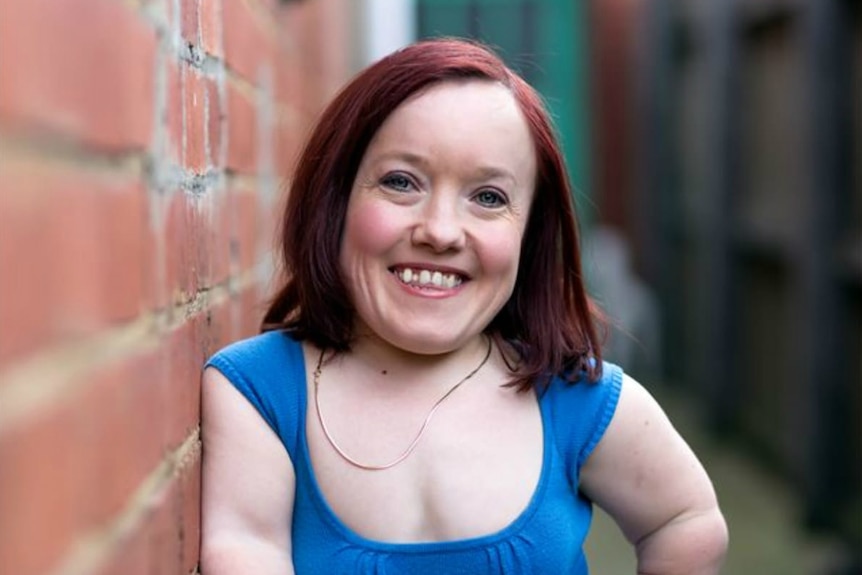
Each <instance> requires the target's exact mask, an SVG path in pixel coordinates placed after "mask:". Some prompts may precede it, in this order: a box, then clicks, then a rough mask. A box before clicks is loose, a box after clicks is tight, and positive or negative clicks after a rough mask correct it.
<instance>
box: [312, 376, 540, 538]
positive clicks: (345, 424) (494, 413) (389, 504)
mask: <svg viewBox="0 0 862 575" xmlns="http://www.w3.org/2000/svg"><path fill="white" fill-rule="evenodd" d="M458 393H459V394H458V396H457V397H456V398H453V399H457V400H456V401H453V400H449V401H448V402H445V403H442V404H441V405H440V406H439V408H438V409H437V410H436V411H435V413H434V416H433V418H432V419H431V420H430V421H429V423H428V426H427V428H426V429H425V432H424V433H423V434H422V435H421V437H420V439H419V442H418V443H417V444H416V447H415V449H414V450H413V451H412V452H411V453H410V455H409V456H408V457H407V458H406V459H405V460H404V461H403V462H401V463H399V464H398V465H395V466H394V467H392V468H390V469H386V470H380V471H369V470H364V469H360V468H357V467H355V466H353V465H351V464H350V463H348V462H347V461H346V460H345V459H344V458H343V457H341V456H340V455H339V454H338V453H337V451H336V450H335V449H334V447H333V446H332V444H331V442H330V439H332V440H334V441H335V442H336V443H337V445H338V446H339V447H340V448H341V449H342V450H343V451H344V452H345V453H347V454H348V455H350V456H351V457H353V458H355V459H357V460H359V461H361V462H363V463H370V464H381V463H387V462H390V461H392V460H394V459H395V458H397V457H398V456H399V455H400V454H402V453H403V452H404V451H405V450H406V449H407V448H408V446H409V445H410V443H411V441H412V440H414V439H415V438H416V436H417V434H418V433H419V430H420V429H421V426H422V423H423V421H424V419H425V416H426V415H427V410H428V408H429V407H431V406H432V405H433V402H432V403H431V405H427V403H426V405H424V406H423V405H421V402H420V405H413V404H408V403H401V404H399V402H398V400H397V398H394V399H391V398H390V399H387V400H383V401H380V400H375V398H365V399H367V401H364V400H363V398H361V397H353V398H348V399H347V400H345V401H341V402H339V401H337V400H334V401H329V402H328V403H325V404H321V405H322V408H321V412H322V413H324V414H325V423H326V425H327V431H328V433H329V435H330V437H329V438H327V436H326V434H325V433H324V430H323V427H322V426H321V423H320V421H321V419H320V417H319V416H318V413H317V411H316V409H317V406H316V404H315V402H309V405H308V414H307V418H306V430H305V431H306V437H307V444H308V453H309V458H310V464H311V468H310V472H311V474H312V476H313V478H314V480H315V482H316V484H317V486H318V488H319V490H320V493H321V495H322V497H323V499H324V500H325V502H326V504H328V507H329V508H330V509H331V511H332V512H333V514H334V515H335V516H336V517H337V518H338V519H339V520H340V521H341V522H342V523H343V524H344V525H345V526H346V527H347V528H348V529H350V530H351V531H353V532H354V533H356V534H358V535H359V536H361V537H364V538H366V539H369V540H374V541H386V542H393V543H415V542H440V541H454V540H463V539H470V538H476V537H482V536H486V535H489V534H493V533H497V532H499V531H501V530H503V529H505V528H506V527H507V526H509V525H511V524H512V523H513V522H515V521H516V520H517V518H518V517H519V516H520V515H521V514H522V513H523V511H524V510H525V509H526V508H527V507H528V506H529V504H530V501H531V499H532V498H533V496H534V494H535V492H536V490H537V486H538V484H539V481H540V476H541V475H542V467H543V455H544V450H545V449H546V446H545V440H544V428H543V423H542V416H541V412H540V410H539V406H538V402H537V400H536V397H535V395H534V394H532V393H529V394H517V393H516V392H515V391H514V390H512V389H509V388H502V387H500V386H499V385H493V386H488V385H487V382H486V385H484V386H482V385H475V386H473V387H472V388H466V389H462V390H458ZM333 399H335V398H334V397H333Z"/></svg>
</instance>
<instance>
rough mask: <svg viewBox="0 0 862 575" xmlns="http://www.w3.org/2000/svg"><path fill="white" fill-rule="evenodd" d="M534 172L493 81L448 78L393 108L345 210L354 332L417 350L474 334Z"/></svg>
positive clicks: (524, 140) (502, 289)
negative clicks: (369, 334)
mask: <svg viewBox="0 0 862 575" xmlns="http://www.w3.org/2000/svg"><path fill="white" fill-rule="evenodd" d="M535 180H536V161H535V150H534V146H533V142H532V139H531V136H530V133H529V130H528V127H527V123H526V120H525V119H524V117H523V115H522V114H521V111H520V109H519V108H518V105H517V103H516V101H515V99H514V97H513V96H512V94H511V93H510V92H509V91H508V89H506V88H505V87H503V86H502V85H500V84H497V83H493V82H487V81H466V82H457V83H456V82H446V83H442V84H438V85H435V86H432V87H431V88H429V89H428V90H426V91H423V92H420V93H419V94H417V95H415V96H414V97H412V98H410V99H408V100H407V101H406V102H404V103H403V104H402V105H401V106H399V107H398V108H396V110H395V111H394V112H393V113H392V114H391V115H390V116H389V117H388V118H387V119H386V121H385V122H384V123H383V125H382V126H381V127H380V129H379V130H378V131H377V133H376V134H375V136H374V138H373V139H372V140H371V143H370V144H369V146H368V149H367V150H366V152H365V155H364V156H363V158H362V162H361V163H360V166H359V171H358V172H357V176H356V180H355V181H354V183H353V187H352V189H351V193H350V201H349V204H348V207H347V217H346V222H345V229H344V235H343V240H342V245H341V257H340V265H341V269H342V273H343V275H344V278H345V281H346V282H347V286H348V290H349V292H350V295H351V297H352V301H353V304H354V306H355V309H356V313H357V326H356V328H357V330H358V333H359V334H361V333H363V332H366V333H367V332H368V331H370V332H373V333H374V334H376V335H377V336H379V337H380V338H382V339H383V340H385V341H387V342H388V343H389V344H391V345H394V346H396V347H399V348H401V349H404V350H406V351H410V352H413V353H423V354H435V353H445V352H448V351H452V350H455V349H457V348H459V347H461V346H463V345H464V344H466V343H467V342H468V341H469V340H471V339H472V338H475V337H476V336H477V335H479V334H480V333H481V332H482V330H483V329H484V328H485V327H486V326H487V325H488V324H489V323H490V322H491V320H492V319H493V318H494V316H495V315H496V314H497V312H498V311H499V310H500V309H501V308H502V306H503V305H504V304H505V303H506V301H507V300H508V299H509V296H510V295H511V294H512V290H513V288H514V285H515V278H516V277H517V273H518V261H519V257H520V246H521V238H522V236H523V234H524V231H525V228H526V223H527V217H528V216H529V211H530V205H531V203H532V200H533V194H534V187H535Z"/></svg>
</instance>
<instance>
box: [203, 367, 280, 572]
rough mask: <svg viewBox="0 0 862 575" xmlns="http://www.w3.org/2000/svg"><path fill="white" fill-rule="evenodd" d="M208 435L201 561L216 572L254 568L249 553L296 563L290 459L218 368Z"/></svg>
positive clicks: (212, 377) (208, 402) (207, 410)
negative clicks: (292, 553) (292, 543)
mask: <svg viewBox="0 0 862 575" xmlns="http://www.w3.org/2000/svg"><path fill="white" fill-rule="evenodd" d="M201 437H202V440H203V472H202V473H203V478H202V509H201V513H202V533H201V535H202V541H201V546H202V548H201V555H202V561H203V563H204V564H205V565H206V564H209V565H208V566H209V568H210V569H209V571H208V572H212V573H220V572H228V571H227V569H226V568H225V566H224V562H225V558H230V559H229V560H230V561H231V565H232V566H233V567H237V566H239V565H243V566H250V565H252V564H251V563H244V562H241V561H242V559H241V558H242V556H243V554H244V552H247V553H248V555H249V556H251V557H258V558H259V559H260V560H264V561H272V562H273V564H284V562H285V561H287V562H289V558H290V554H289V552H290V547H289V541H290V521H291V514H292V510H293V492H294V484H295V478H294V472H293V465H292V463H291V461H290V457H289V455H288V453H287V451H286V450H285V448H284V446H283V445H282V443H281V441H280V440H279V439H278V437H277V436H276V434H275V432H274V431H273V430H272V429H271V428H270V427H269V425H267V423H266V422H265V421H264V419H263V418H262V417H261V416H260V414H259V413H258V412H257V410H255V408H254V407H253V406H252V405H251V404H250V403H249V402H248V401H247V400H246V398H245V397H244V396H243V395H242V394H241V393H240V392H239V391H237V389H236V388H235V387H234V386H233V385H232V384H231V383H230V381H228V379H227V378H226V377H225V376H224V375H223V374H222V373H221V372H219V371H218V370H216V369H214V368H212V367H210V368H207V369H206V370H205V371H204V374H203V378H202V408H201ZM237 547H239V549H237ZM244 549H245V550H246V551H244ZM267 557H269V559H266V558H267ZM259 559H253V561H255V563H253V565H258V564H259V563H257V561H259ZM238 561H239V562H238ZM220 565H221V568H220V567H219V566H220ZM260 565H262V564H260ZM259 572H266V570H263V571H259Z"/></svg>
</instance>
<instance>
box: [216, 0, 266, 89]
mask: <svg viewBox="0 0 862 575" xmlns="http://www.w3.org/2000/svg"><path fill="white" fill-rule="evenodd" d="M249 3H250V2H249V0H222V6H223V20H222V22H224V23H225V26H224V51H225V61H226V62H227V65H228V67H229V68H230V69H231V70H233V71H235V72H236V73H237V74H239V75H241V76H243V77H244V78H245V79H246V80H248V81H249V82H251V83H252V84H255V85H257V84H258V81H259V73H260V70H261V68H264V67H270V68H271V67H272V64H273V62H274V60H275V48H274V39H273V38H272V37H271V32H270V30H268V29H265V28H264V27H263V26H261V25H259V23H258V20H257V17H256V16H255V15H254V14H253V13H252V11H251V9H250V7H249Z"/></svg>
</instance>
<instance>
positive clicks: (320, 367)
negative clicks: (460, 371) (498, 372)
mask: <svg viewBox="0 0 862 575" xmlns="http://www.w3.org/2000/svg"><path fill="white" fill-rule="evenodd" d="M323 352H324V350H320V357H318V358H317V368H315V370H314V407H315V409H316V410H317V420H318V421H320V427H321V429H323V435H324V437H326V440H327V441H328V442H329V445H331V446H332V448H333V449H334V450H335V452H336V453H338V455H340V456H341V458H342V459H344V460H345V461H346V462H347V463H349V464H351V465H353V466H354V467H358V468H360V469H365V470H368V471H383V470H384V469H389V468H390V467H395V466H396V465H398V464H399V463H401V462H402V461H404V460H405V459H407V458H408V457H409V456H410V454H411V453H413V450H414V449H416V446H417V445H419V440H420V439H422V436H423V435H424V434H425V430H426V429H427V428H428V423H429V422H430V421H431V418H432V417H433V416H434V412H436V411H437V408H438V407H440V404H441V403H443V402H444V401H445V400H446V398H447V397H449V396H450V395H452V394H453V393H454V392H455V390H456V389H458V388H459V387H461V385H462V384H463V383H464V382H465V381H467V380H468V379H470V378H471V377H473V376H474V375H476V373H477V372H478V371H479V370H480V369H482V367H483V366H484V365H485V364H486V363H487V362H488V358H489V357H491V338H488V351H487V352H486V353H485V357H484V358H482V361H481V362H480V363H479V365H478V366H476V368H475V369H474V370H473V371H471V372H470V373H468V374H467V375H466V376H464V378H463V379H461V381H459V382H458V383H456V384H455V385H453V386H452V387H451V388H450V389H449V391H447V392H446V393H444V394H443V397H441V398H440V399H438V400H437V402H436V403H434V405H433V406H432V407H431V411H429V412H428V415H427V416H425V421H423V422H422V427H420V428H419V433H417V434H416V437H414V438H413V441H411V442H410V445H408V446H407V449H405V450H404V452H403V453H402V454H401V455H399V456H398V457H396V458H395V459H394V460H393V461H391V462H389V463H386V464H384V465H371V464H367V463H362V462H360V461H357V460H355V459H354V458H352V457H350V456H349V455H348V454H347V453H345V451H344V450H343V449H342V448H341V447H340V446H339V445H338V443H336V441H335V439H333V437H332V435H331V434H330V433H329V429H328V428H327V427H326V422H325V421H324V420H323V412H321V411H320V394H319V393H318V390H319V388H320V374H321V372H322V371H323Z"/></svg>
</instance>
